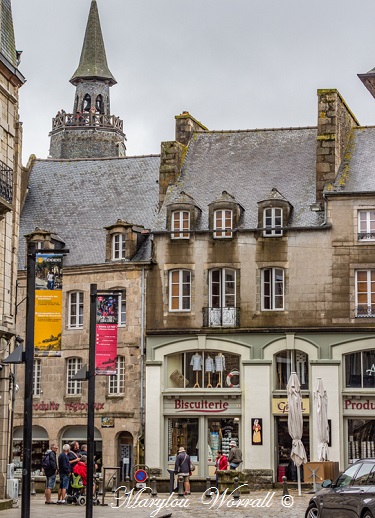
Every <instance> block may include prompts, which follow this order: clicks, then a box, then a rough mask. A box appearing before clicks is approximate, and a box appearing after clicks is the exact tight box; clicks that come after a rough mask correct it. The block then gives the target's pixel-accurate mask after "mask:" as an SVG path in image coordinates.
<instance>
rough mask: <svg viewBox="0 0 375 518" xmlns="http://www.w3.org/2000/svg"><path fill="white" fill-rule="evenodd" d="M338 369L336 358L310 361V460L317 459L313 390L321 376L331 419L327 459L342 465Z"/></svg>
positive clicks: (339, 364)
mask: <svg viewBox="0 0 375 518" xmlns="http://www.w3.org/2000/svg"><path fill="white" fill-rule="evenodd" d="M340 369H341V362H339V361H337V360H313V361H311V383H310V387H311V401H310V402H311V405H310V408H311V420H310V426H311V425H312V426H311V433H310V444H311V448H310V455H311V461H317V460H318V432H317V423H316V418H315V405H314V390H315V387H316V384H317V379H318V378H322V382H323V386H324V389H325V390H326V392H327V399H328V410H327V413H328V419H329V420H330V421H331V446H330V447H329V448H328V460H330V461H333V462H340V465H341V466H342V462H343V459H341V458H340V456H341V453H340V450H341V449H342V448H340V445H342V441H341V439H340V437H341V433H342V430H341V428H342V421H343V417H342V400H341V393H340Z"/></svg>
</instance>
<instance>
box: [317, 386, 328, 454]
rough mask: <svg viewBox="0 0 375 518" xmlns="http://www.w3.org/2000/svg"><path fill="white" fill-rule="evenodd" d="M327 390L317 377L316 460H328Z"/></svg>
mask: <svg viewBox="0 0 375 518" xmlns="http://www.w3.org/2000/svg"><path fill="white" fill-rule="evenodd" d="M327 404H328V399H327V392H326V391H325V390H324V387H323V382H322V378H318V380H317V384H316V387H315V390H314V408H315V417H316V426H317V430H318V460H319V461H325V460H328V441H329V427H328V418H327Z"/></svg>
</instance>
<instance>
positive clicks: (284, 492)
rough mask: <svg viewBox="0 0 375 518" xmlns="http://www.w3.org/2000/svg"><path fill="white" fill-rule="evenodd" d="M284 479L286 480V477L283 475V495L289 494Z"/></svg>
mask: <svg viewBox="0 0 375 518" xmlns="http://www.w3.org/2000/svg"><path fill="white" fill-rule="evenodd" d="M286 480H287V478H286V477H285V476H284V477H283V496H288V495H289V491H288V484H287V483H286Z"/></svg>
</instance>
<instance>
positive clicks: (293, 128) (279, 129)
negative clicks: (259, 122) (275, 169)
mask: <svg viewBox="0 0 375 518" xmlns="http://www.w3.org/2000/svg"><path fill="white" fill-rule="evenodd" d="M304 129H317V126H290V127H288V128H254V129H239V130H207V131H200V130H197V131H195V133H202V134H206V133H255V132H259V131H290V130H304Z"/></svg>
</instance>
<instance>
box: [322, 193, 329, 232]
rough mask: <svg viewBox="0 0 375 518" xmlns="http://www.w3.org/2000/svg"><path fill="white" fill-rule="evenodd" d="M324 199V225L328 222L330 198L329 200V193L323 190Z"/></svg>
mask: <svg viewBox="0 0 375 518" xmlns="http://www.w3.org/2000/svg"><path fill="white" fill-rule="evenodd" d="M323 200H324V221H323V223H322V224H321V226H322V227H323V226H324V225H326V224H327V212H328V200H327V195H326V194H325V192H323Z"/></svg>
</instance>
